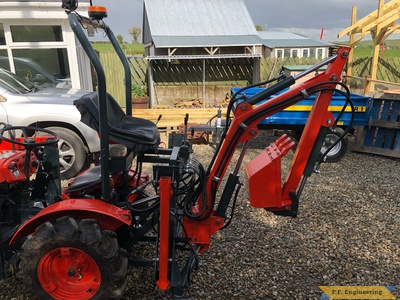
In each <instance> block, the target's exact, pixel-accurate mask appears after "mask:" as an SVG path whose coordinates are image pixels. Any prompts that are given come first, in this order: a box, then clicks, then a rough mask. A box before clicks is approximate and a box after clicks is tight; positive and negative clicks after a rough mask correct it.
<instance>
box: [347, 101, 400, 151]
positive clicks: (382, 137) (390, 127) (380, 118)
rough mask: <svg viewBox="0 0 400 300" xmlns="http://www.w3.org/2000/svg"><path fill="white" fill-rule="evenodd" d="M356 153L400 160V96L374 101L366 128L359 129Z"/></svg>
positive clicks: (355, 144) (355, 147) (355, 145)
mask: <svg viewBox="0 0 400 300" xmlns="http://www.w3.org/2000/svg"><path fill="white" fill-rule="evenodd" d="M354 151H357V152H365V153H372V154H378V155H384V156H389V157H396V158H400V94H396V93H393V94H391V93H386V94H385V95H384V98H379V99H374V103H373V106H372V109H371V114H370V119H369V120H368V125H367V126H366V127H358V128H357V133H356V139H355V143H354Z"/></svg>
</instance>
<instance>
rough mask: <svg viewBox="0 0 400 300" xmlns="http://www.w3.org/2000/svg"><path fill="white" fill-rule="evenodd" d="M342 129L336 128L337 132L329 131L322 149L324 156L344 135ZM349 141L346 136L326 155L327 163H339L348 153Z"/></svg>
mask: <svg viewBox="0 0 400 300" xmlns="http://www.w3.org/2000/svg"><path fill="white" fill-rule="evenodd" d="M343 132H344V130H343V129H342V128H336V129H335V131H329V132H328V134H327V135H326V137H325V141H324V144H323V145H322V148H321V153H322V154H324V153H325V151H326V150H328V148H329V147H330V146H331V145H332V144H333V143H335V142H336V141H337V140H338V139H339V138H340V137H341V136H342V134H343ZM348 146H349V140H348V138H347V136H345V137H344V138H343V139H342V140H341V141H340V142H339V143H338V144H336V145H335V146H334V147H333V148H332V149H331V150H330V151H329V152H328V154H327V155H326V158H325V162H328V163H332V162H337V161H339V160H340V159H341V158H342V157H343V156H344V155H345V154H346V152H347V148H348Z"/></svg>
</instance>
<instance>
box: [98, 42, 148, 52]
mask: <svg viewBox="0 0 400 300" xmlns="http://www.w3.org/2000/svg"><path fill="white" fill-rule="evenodd" d="M92 45H93V48H94V50H96V51H100V52H107V51H114V50H113V46H112V45H111V43H104V42H92ZM122 49H123V50H124V52H125V53H126V54H128V55H133V54H140V55H143V54H144V45H143V44H125V43H124V44H123V45H122Z"/></svg>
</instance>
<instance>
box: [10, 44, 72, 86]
mask: <svg viewBox="0 0 400 300" xmlns="http://www.w3.org/2000/svg"><path fill="white" fill-rule="evenodd" d="M12 52H13V57H14V67H15V73H16V74H17V75H19V76H20V77H22V78H25V79H26V80H27V81H29V82H32V83H34V84H37V85H40V86H42V87H48V86H56V85H57V84H59V83H62V82H65V83H68V82H70V80H69V77H70V72H69V66H68V59H67V49H29V50H28V49H16V50H13V51H12Z"/></svg>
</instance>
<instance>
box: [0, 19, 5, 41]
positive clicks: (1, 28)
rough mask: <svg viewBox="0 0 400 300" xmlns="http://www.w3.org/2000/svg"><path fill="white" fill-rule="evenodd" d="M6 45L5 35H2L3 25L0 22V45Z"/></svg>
mask: <svg viewBox="0 0 400 300" xmlns="http://www.w3.org/2000/svg"><path fill="white" fill-rule="evenodd" d="M1 45H6V37H5V35H4V25H3V23H0V46H1Z"/></svg>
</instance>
